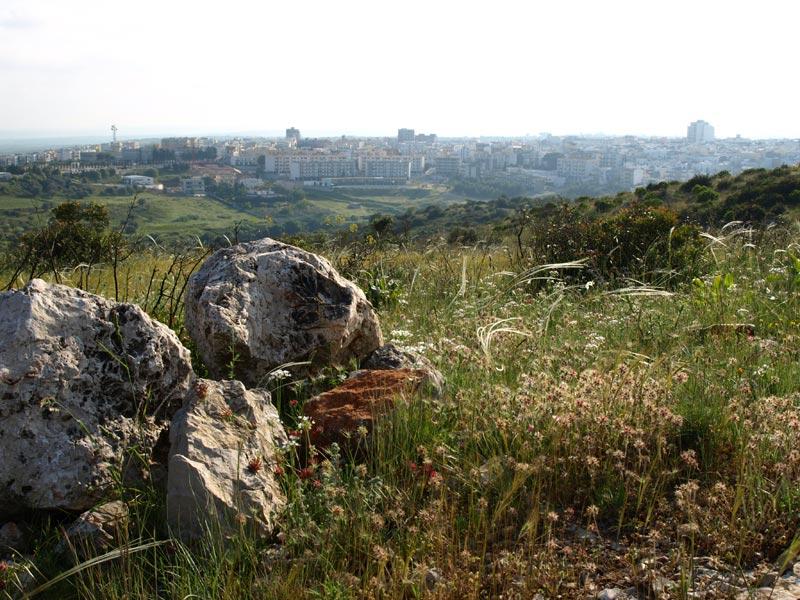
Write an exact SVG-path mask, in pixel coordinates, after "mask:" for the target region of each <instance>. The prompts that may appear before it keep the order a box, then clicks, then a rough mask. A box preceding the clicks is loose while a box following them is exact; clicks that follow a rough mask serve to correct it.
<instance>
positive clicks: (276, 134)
mask: <svg viewBox="0 0 800 600" xmlns="http://www.w3.org/2000/svg"><path fill="white" fill-rule="evenodd" d="M298 129H300V132H301V134H303V137H304V138H307V139H308V138H317V139H339V138H342V137H347V138H357V139H358V138H365V139H366V138H369V139H391V138H394V137H396V135H397V134H396V131H395V133H387V134H379V133H365V134H356V133H332V132H314V131H312V132H310V133H309V134H306V133H305V132H304V131H303V129H301V128H298ZM418 133H428V132H418ZM430 133H436V132H435V131H434V132H430ZM437 135H438V134H437ZM543 135H549V136H552V137H554V138H569V137H575V138H589V139H591V138H597V139H613V138H622V137H634V138H636V139H660V140H673V141H679V140H682V139H684V138H685V135H683V136H681V135H654V134H646V133H638V134H637V133H628V134H610V133H605V132H594V133H591V132H580V133H558V134H557V133H551V132H539V133H524V134H515V135H491V134H480V135H438V137H439V139H442V140H458V139H504V140H513V139H520V140H523V139H531V138H541V136H543ZM168 137H198V138H223V139H224V138H245V139H248V138H250V139H281V138H283V137H284V131H257V130H251V131H234V132H208V131H203V130H200V129H197V130H194V131H181V132H176V131H162V132H148V133H143V134H141V135H120V134H119V133H118V135H117V140H118V141H120V142H126V141H142V140H154V141H160V140H161V139H163V138H168ZM734 139H737V138H736V136H731V137H727V138H722V137H717V138H716V140H715V141H725V140H734ZM741 139H743V140H747V141H783V140H785V141H800V138H793V137H777V138H747V137H744V136H741ZM110 141H111V134H110V131H109V133H108V134H105V133H86V132H76V133H74V134H70V133H67V132H53V133H47V132H20V133H17V132H10V131H0V152H33V151H37V150H47V149H50V148H52V147H54V146H56V145H57V144H64V147H68V146H80V145H96V144H105V143H109V142H110Z"/></svg>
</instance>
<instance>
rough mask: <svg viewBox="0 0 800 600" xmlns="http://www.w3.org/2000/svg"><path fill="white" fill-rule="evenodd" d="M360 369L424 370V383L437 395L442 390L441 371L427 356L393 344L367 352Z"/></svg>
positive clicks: (439, 394) (443, 381) (443, 380)
mask: <svg viewBox="0 0 800 600" xmlns="http://www.w3.org/2000/svg"><path fill="white" fill-rule="evenodd" d="M361 368H362V369H392V370H396V369H415V370H418V371H423V372H425V376H426V384H427V385H428V386H429V388H430V389H431V390H432V391H433V392H434V393H435V394H436V395H437V396H441V394H442V392H443V391H444V385H445V379H444V376H443V375H442V374H441V372H440V371H439V370H438V369H437V368H436V367H434V366H433V363H432V362H431V361H429V360H428V359H427V358H425V357H424V356H422V355H421V354H418V353H417V352H411V351H409V350H404V349H401V348H398V347H397V346H395V345H394V344H391V343H389V344H385V345H383V346H381V347H380V348H377V349H376V350H374V351H373V352H371V353H370V354H369V356H367V357H366V358H365V359H364V360H363V361H362V363H361Z"/></svg>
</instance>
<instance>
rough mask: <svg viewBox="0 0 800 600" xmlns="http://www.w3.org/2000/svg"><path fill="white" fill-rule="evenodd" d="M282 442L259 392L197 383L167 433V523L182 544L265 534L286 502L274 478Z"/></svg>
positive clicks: (269, 406)
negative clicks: (214, 536) (210, 535)
mask: <svg viewBox="0 0 800 600" xmlns="http://www.w3.org/2000/svg"><path fill="white" fill-rule="evenodd" d="M286 442H287V438H286V433H285V432H284V430H283V427H282V426H281V422H280V419H279V417H278V411H277V410H276V409H275V407H274V406H273V405H272V403H271V401H270V394H269V392H268V391H266V390H263V389H252V390H246V389H245V387H244V385H242V384H241V383H240V382H238V381H221V382H216V381H210V380H205V379H201V380H198V382H197V384H196V385H195V388H194V393H193V394H192V395H191V397H190V400H189V402H188V403H187V405H186V406H185V407H184V408H183V409H182V410H181V411H180V412H178V414H177V415H176V416H175V418H174V419H173V422H172V428H171V429H170V443H171V450H170V457H169V469H168V473H169V474H168V479H167V518H168V521H169V524H170V526H171V527H172V529H173V531H174V532H175V533H176V534H177V535H179V536H180V537H181V538H183V539H185V540H192V539H197V538H200V537H203V535H205V533H206V531H211V532H215V533H222V534H223V535H227V534H230V533H232V532H235V531H237V530H238V529H239V527H245V528H248V529H249V530H251V531H255V532H256V533H257V534H260V535H266V534H268V533H269V532H270V530H271V529H272V527H273V524H274V520H275V516H276V513H277V512H278V511H279V510H280V508H281V507H282V506H283V504H284V501H285V500H284V497H283V494H282V492H281V490H280V486H279V484H278V481H277V479H276V475H275V469H276V467H277V465H278V462H277V460H278V449H279V446H280V445H282V444H285V443H286Z"/></svg>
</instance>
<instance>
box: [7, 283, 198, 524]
mask: <svg viewBox="0 0 800 600" xmlns="http://www.w3.org/2000/svg"><path fill="white" fill-rule="evenodd" d="M192 377H193V374H192V367H191V362H190V357H189V351H188V350H186V348H184V347H183V346H182V345H181V343H180V341H179V340H178V338H177V336H176V335H175V334H174V333H173V332H172V331H170V330H169V329H168V328H167V327H166V326H164V325H162V324H160V323H158V322H156V321H153V320H152V319H150V317H149V316H147V314H145V313H144V312H143V311H142V310H141V309H140V308H139V307H137V306H134V305H132V304H118V303H115V302H111V301H109V300H106V299H104V298H101V297H99V296H95V295H93V294H89V293H87V292H83V291H80V290H77V289H74V288H69V287H65V286H61V285H54V284H47V283H45V282H44V281H41V280H36V279H35V280H33V281H31V282H30V283H29V284H28V285H27V286H25V288H23V289H21V290H15V291H9V292H3V293H2V294H0V456H2V460H0V518H4V517H9V516H12V515H15V514H17V513H19V512H22V511H26V510H30V509H34V510H35V509H46V510H67V511H76V512H77V511H83V510H86V509H88V508H90V507H92V506H94V505H96V504H97V503H98V502H100V501H102V500H103V499H106V498H107V496H108V493H109V491H110V490H111V488H112V487H113V485H114V481H115V478H116V477H117V476H119V475H120V474H121V473H123V472H124V471H125V470H126V468H127V465H129V464H130V463H131V462H133V460H134V458H133V457H136V460H138V458H139V457H143V458H145V459H147V458H149V454H150V452H151V451H152V448H153V445H154V444H155V441H156V439H157V438H158V436H159V434H160V433H161V431H162V430H163V429H164V428H165V427H166V426H167V425H168V424H169V421H170V419H171V417H172V415H173V414H174V413H175V411H176V410H177V409H178V408H179V407H180V406H181V404H182V402H183V399H184V397H185V395H186V392H187V390H188V389H189V386H190V381H191V379H192Z"/></svg>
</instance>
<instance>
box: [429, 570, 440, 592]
mask: <svg viewBox="0 0 800 600" xmlns="http://www.w3.org/2000/svg"><path fill="white" fill-rule="evenodd" d="M442 581H444V577H443V576H442V574H441V572H440V571H439V569H428V570H427V571H426V572H425V587H426V588H428V591H432V590H433V588H435V587H436V586H437V585H439V584H440V583H441V582H442Z"/></svg>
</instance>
